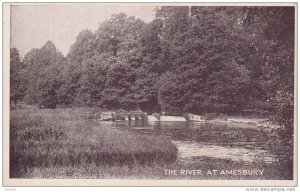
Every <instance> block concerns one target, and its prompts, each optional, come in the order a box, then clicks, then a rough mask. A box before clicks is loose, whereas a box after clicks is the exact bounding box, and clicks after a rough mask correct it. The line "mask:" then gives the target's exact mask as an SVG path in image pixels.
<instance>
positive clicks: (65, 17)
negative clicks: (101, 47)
mask: <svg viewBox="0 0 300 192" xmlns="http://www.w3.org/2000/svg"><path fill="white" fill-rule="evenodd" d="M154 9H155V4H153V5H149V4H147V5H142V4H135V5H134V4H120V3H119V4H117V3H116V4H100V3H96V4H77V5H74V4H69V5H68V4H61V5H59V4H56V5H15V6H11V47H12V48H13V47H15V48H17V49H18V51H19V53H20V55H21V56H22V57H24V55H25V54H26V53H27V52H28V51H30V50H31V49H32V48H40V47H42V46H43V45H44V44H45V42H46V41H48V40H50V41H52V42H53V43H54V44H55V45H56V48H57V49H58V50H59V51H61V52H62V53H63V54H64V55H66V54H67V53H68V52H69V48H70V46H71V45H72V44H73V43H75V40H76V37H77V35H78V34H79V32H80V31H82V30H84V29H89V30H92V31H93V32H94V31H95V30H97V29H98V27H99V25H100V23H101V22H103V21H105V20H107V19H109V18H110V16H111V15H112V14H118V13H121V12H123V13H126V14H127V15H128V16H135V17H136V18H139V19H141V20H143V21H145V22H150V21H151V20H153V19H154V14H155V13H154Z"/></svg>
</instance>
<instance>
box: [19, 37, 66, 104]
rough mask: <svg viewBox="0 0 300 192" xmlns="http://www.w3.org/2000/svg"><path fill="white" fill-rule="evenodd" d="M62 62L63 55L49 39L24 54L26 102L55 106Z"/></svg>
mask: <svg viewBox="0 0 300 192" xmlns="http://www.w3.org/2000/svg"><path fill="white" fill-rule="evenodd" d="M64 62H65V61H64V56H63V55H62V54H61V53H60V52H59V51H57V50H56V47H55V45H54V43H52V42H51V41H47V42H46V43H45V45H44V46H43V47H42V48H41V49H33V50H31V51H30V52H29V53H27V54H26V55H25V57H24V63H25V65H26V68H27V70H26V75H25V76H26V79H27V81H26V82H27V84H28V90H27V95H26V98H27V102H28V103H30V104H39V105H40V106H44V107H46V108H55V107H56V105H57V104H58V99H57V91H58V89H59V88H60V86H61V84H62V82H61V71H63V67H64Z"/></svg>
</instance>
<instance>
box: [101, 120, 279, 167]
mask: <svg viewBox="0 0 300 192" xmlns="http://www.w3.org/2000/svg"><path fill="white" fill-rule="evenodd" d="M100 123H105V126H111V127H112V128H117V129H123V130H130V131H134V132H138V133H140V134H148V135H164V136H167V137H169V138H170V139H171V140H172V142H173V143H174V144H176V145H177V147H178V160H177V161H179V162H181V163H182V164H184V163H193V162H194V163H195V162H199V161H201V160H203V159H207V158H211V159H219V160H226V161H231V162H236V163H243V164H246V165H247V164H253V163H257V164H272V163H273V162H274V161H275V158H274V156H273V155H272V154H271V152H270V151H269V147H268V145H267V141H268V138H269V136H268V132H266V131H263V130H261V129H259V128H257V127H256V126H255V125H251V124H245V123H233V122H230V123H217V122H190V121H186V122H161V121H157V122H150V121H119V122H100Z"/></svg>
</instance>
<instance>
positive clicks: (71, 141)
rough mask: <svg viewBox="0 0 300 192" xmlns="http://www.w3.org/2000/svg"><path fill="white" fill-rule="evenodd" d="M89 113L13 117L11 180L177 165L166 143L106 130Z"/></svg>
mask: <svg viewBox="0 0 300 192" xmlns="http://www.w3.org/2000/svg"><path fill="white" fill-rule="evenodd" d="M96 113H98V111H97V110H94V111H92V110H91V111H89V110H88V109H84V110H83V109H78V108H77V109H38V108H35V107H27V108H25V109H15V110H12V111H11V113H10V177H12V178H19V177H23V176H24V175H26V174H29V173H30V172H32V171H37V170H39V169H43V170H47V169H48V170H51V169H59V168H66V167H73V168H76V169H85V168H86V167H91V166H92V167H103V166H104V167H105V166H110V167H118V166H119V167H120V166H121V167H124V166H125V167H126V166H129V167H130V166H131V167H132V166H153V165H157V164H159V165H165V164H169V163H172V162H174V161H176V159H177V147H176V146H175V145H174V144H173V143H172V142H171V141H170V140H169V139H167V138H162V137H154V136H148V135H140V134H137V133H134V132H130V131H122V130H117V129H111V128H106V127H100V125H99V124H97V123H96V122H94V121H92V120H91V119H89V117H91V116H94V115H95V114H96Z"/></svg>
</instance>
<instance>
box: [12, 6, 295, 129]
mask: <svg viewBox="0 0 300 192" xmlns="http://www.w3.org/2000/svg"><path fill="white" fill-rule="evenodd" d="M293 76H294V8H293V7H196V6H192V7H188V6H186V7H184V6H178V7H173V6H164V7H160V8H157V9H156V16H155V18H154V20H153V21H152V22H150V23H144V22H143V21H141V20H140V19H136V18H134V17H128V16H126V15H125V14H123V13H121V14H116V15H112V16H111V18H110V19H109V20H107V21H105V22H103V23H102V24H101V25H100V26H99V28H98V30H97V31H95V32H92V31H89V30H83V31H82V32H80V33H79V35H78V36H77V38H76V42H75V43H74V44H73V45H72V46H71V48H70V51H69V53H68V55H67V56H65V57H64V56H63V55H62V54H61V53H60V52H59V51H58V50H57V49H56V47H55V45H54V44H53V43H52V42H50V41H48V42H47V43H46V44H45V45H44V46H43V47H42V48H40V49H32V50H31V51H29V52H28V53H27V54H26V55H25V57H24V58H23V59H21V58H20V56H19V54H18V51H17V50H16V49H12V50H11V100H12V101H16V100H17V99H20V98H21V99H22V98H23V99H24V100H25V101H26V102H27V103H29V104H39V105H42V106H44V107H47V108H55V107H56V106H57V105H65V106H74V105H81V106H100V107H104V108H109V109H112V108H114V109H121V108H122V109H138V108H140V109H142V110H144V111H147V112H160V111H166V112H169V113H184V112H191V113H196V114H203V113H207V112H216V113H228V114H237V113H241V112H243V111H247V110H248V111H261V112H268V113H276V114H280V117H283V118H284V119H290V120H291V119H292V118H287V117H290V116H291V115H292V113H293V95H294V94H293V90H294V77H293ZM285 116H287V117H285ZM285 123H286V124H291V122H285Z"/></svg>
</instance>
